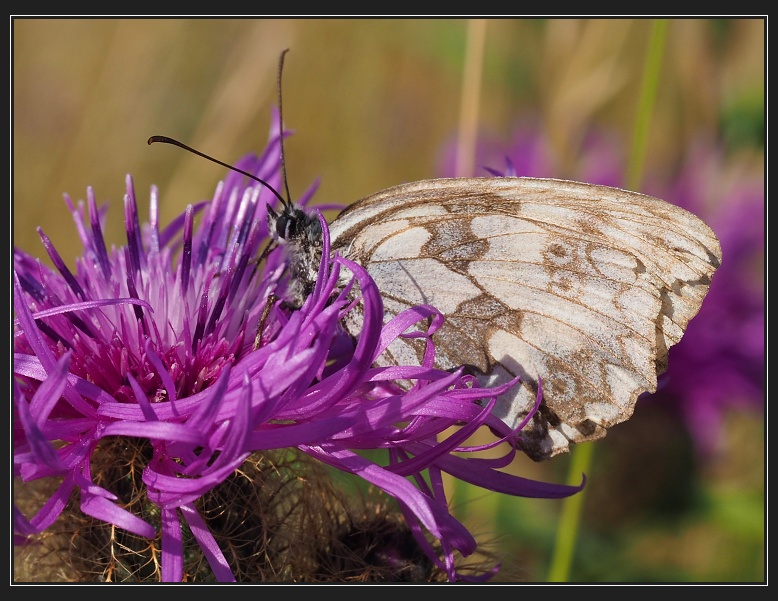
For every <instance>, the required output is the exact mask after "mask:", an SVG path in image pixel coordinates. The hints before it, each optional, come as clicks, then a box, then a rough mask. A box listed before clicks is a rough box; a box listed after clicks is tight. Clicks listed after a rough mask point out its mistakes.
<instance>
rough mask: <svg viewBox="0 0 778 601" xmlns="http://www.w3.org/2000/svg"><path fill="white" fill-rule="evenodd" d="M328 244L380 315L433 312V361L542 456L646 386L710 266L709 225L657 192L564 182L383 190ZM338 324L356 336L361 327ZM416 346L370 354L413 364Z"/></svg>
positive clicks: (399, 344)
mask: <svg viewBox="0 0 778 601" xmlns="http://www.w3.org/2000/svg"><path fill="white" fill-rule="evenodd" d="M330 233H331V239H332V249H333V250H334V251H337V252H339V253H340V254H341V255H343V256H345V257H347V258H349V259H351V260H354V261H356V262H358V263H359V264H360V265H362V266H363V267H365V268H366V269H367V270H368V272H369V273H370V274H371V276H372V277H373V278H374V279H375V281H376V283H377V285H378V288H379V290H380V291H381V294H382V297H383V298H384V303H385V309H386V319H389V318H391V317H392V316H394V315H396V314H397V313H399V312H400V311H402V310H404V309H406V308H408V307H411V306H414V305H417V304H420V303H428V304H431V305H434V306H435V307H436V308H437V309H439V310H440V311H441V312H442V313H443V314H444V315H445V316H446V321H445V323H444V325H443V327H442V328H441V329H440V330H439V331H438V332H437V333H436V334H435V338H434V340H435V344H436V349H437V357H436V364H437V365H438V366H439V367H441V368H443V369H451V368H455V367H458V366H460V365H468V366H470V367H471V368H472V369H473V370H474V373H475V374H476V375H478V377H479V380H480V381H481V382H482V383H484V384H486V385H493V384H498V383H502V382H505V381H507V380H510V379H513V378H514V377H515V376H517V375H518V376H521V384H520V385H519V386H517V387H515V388H514V389H513V390H512V391H511V392H509V393H507V394H506V395H504V396H503V397H502V398H500V399H499V403H498V407H497V409H496V413H497V415H498V416H499V417H500V418H502V419H503V420H504V421H505V422H506V423H508V424H509V425H511V426H514V425H515V424H516V423H517V421H518V420H521V419H523V418H524V417H525V416H526V414H527V413H528V412H529V411H530V409H531V408H532V406H533V405H534V402H535V397H536V392H537V382H538V378H542V381H543V404H542V406H541V409H540V411H538V413H537V414H536V415H535V418H534V419H533V421H532V423H531V424H530V425H529V426H528V427H527V428H525V430H523V431H522V439H523V449H524V451H525V452H526V453H527V454H528V455H529V456H530V457H532V458H533V459H536V460H541V459H546V458H548V457H551V456H553V455H556V454H558V453H560V452H564V451H567V450H568V448H569V444H570V443H571V442H583V441H587V440H594V439H596V438H600V437H602V436H604V435H605V431H606V429H607V428H608V427H610V426H612V425H614V424H616V423H619V422H622V421H624V420H626V419H628V418H629V417H630V416H631V415H632V412H633V409H634V405H635V401H636V400H637V397H638V396H639V395H640V394H641V393H642V392H645V391H654V390H655V389H656V382H657V380H656V379H657V375H658V374H659V373H661V372H662V371H664V369H665V367H666V364H667V350H668V349H669V348H670V346H672V345H673V344H675V343H677V342H678V341H679V340H680V338H681V336H682V335H683V331H684V329H685V328H686V325H687V323H688V321H689V320H690V319H691V318H692V317H693V316H694V315H695V314H696V313H697V311H698V310H699V308H700V305H701V303H702V300H703V298H704V297H705V294H706V293H707V290H708V287H709V285H710V280H711V276H712V274H713V272H714V271H715V270H716V268H717V267H718V265H719V263H720V261H721V249H720V246H719V243H718V240H717V239H716V236H715V235H714V233H713V232H712V231H711V230H710V228H709V227H708V226H707V225H705V224H704V223H703V222H702V221H701V220H699V219H698V218H697V217H695V216H694V215H692V214H691V213H689V212H687V211H685V210H684V209H681V208H679V207H677V206H675V205H671V204H669V203H666V202H664V201H662V200H659V199H656V198H652V197H649V196H645V195H642V194H637V193H633V192H627V191H624V190H619V189H615V188H608V187H604V186H595V185H590V184H582V183H577V182H568V181H563V180H550V179H533V178H469V179H440V180H426V181H420V182H415V183H411V184H405V185H401V186H397V187H394V188H389V189H387V190H384V191H383V192H379V193H377V194H374V195H372V196H369V197H367V198H365V199H363V200H361V201H358V202H357V203H354V204H353V205H351V206H350V207H348V208H347V209H346V210H345V211H344V212H343V213H342V214H341V215H340V216H339V217H338V218H337V219H336V220H335V221H334V222H333V223H332V224H331V226H330ZM357 322H358V319H357V320H356V321H352V322H347V324H346V326H347V328H349V329H350V330H352V331H353V333H355V334H356V333H358V331H359V327H360V324H359V323H357ZM421 352H422V350H421V348H420V347H417V346H416V343H415V342H414V341H413V340H404V339H403V340H398V341H396V342H395V343H393V344H392V345H391V346H390V347H389V349H388V350H387V352H386V353H385V354H384V356H382V357H381V358H380V359H379V361H380V362H381V363H383V364H387V365H389V364H394V363H400V362H403V363H408V362H414V363H417V364H418V362H419V360H420V357H421Z"/></svg>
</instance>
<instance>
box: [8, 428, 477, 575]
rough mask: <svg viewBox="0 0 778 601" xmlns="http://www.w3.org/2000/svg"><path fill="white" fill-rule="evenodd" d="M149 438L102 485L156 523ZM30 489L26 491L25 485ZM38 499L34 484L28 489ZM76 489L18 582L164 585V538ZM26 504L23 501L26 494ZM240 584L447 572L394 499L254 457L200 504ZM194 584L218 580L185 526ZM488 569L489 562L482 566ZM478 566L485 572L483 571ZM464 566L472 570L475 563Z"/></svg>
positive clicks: (294, 461)
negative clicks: (147, 467) (106, 517)
mask: <svg viewBox="0 0 778 601" xmlns="http://www.w3.org/2000/svg"><path fill="white" fill-rule="evenodd" d="M147 446H148V444H147V443H146V442H144V441H141V440H138V441H137V444H136V445H133V444H131V443H130V442H128V440H127V439H121V440H116V441H115V442H114V443H113V444H108V445H105V448H103V449H101V452H99V453H96V454H95V458H101V459H102V460H101V463H102V465H100V466H97V465H96V466H95V468H96V469H95V470H94V472H95V474H99V475H100V479H101V481H100V482H97V484H99V485H101V486H104V487H105V488H107V489H109V490H111V491H112V492H114V493H115V494H116V495H117V496H119V497H120V498H121V499H122V500H123V501H124V503H123V506H124V507H125V509H127V510H129V511H131V512H132V513H134V514H136V515H140V516H141V517H143V518H144V519H147V520H148V521H149V522H151V523H158V510H157V508H156V506H154V505H153V504H152V503H149V502H148V500H147V499H146V498H145V495H144V494H143V486H142V483H141V471H140V470H137V469H134V466H136V465H137V466H142V465H143V464H144V463H145V457H146V456H147V455H148V454H149V453H150V449H149V448H147ZM25 489H26V490H25ZM18 492H21V493H25V492H26V493H27V495H26V498H27V500H28V501H29V502H32V499H31V497H32V496H34V495H35V490H34V489H33V487H29V486H25V485H23V489H22V490H21V491H18ZM77 497H78V495H77V494H74V496H73V498H71V500H70V503H69V504H68V507H67V509H66V510H65V511H64V512H63V515H62V516H61V517H60V519H59V520H58V522H57V523H56V524H55V525H54V527H52V528H50V529H49V530H47V531H46V532H44V533H41V534H40V535H38V536H37V537H35V538H34V540H33V541H31V542H30V543H29V544H28V545H25V546H24V547H21V548H17V555H16V562H15V570H16V573H15V581H17V582H23V581H26V582H29V581H38V582H41V581H45V582H53V581H77V582H79V581H80V582H95V581H103V582H159V581H160V575H161V571H160V570H161V567H160V563H159V558H160V555H161V548H160V539H161V537H160V536H157V537H156V538H155V539H153V540H149V539H144V538H141V537H138V536H136V535H133V534H130V533H127V532H125V531H123V530H121V529H119V528H116V527H114V526H112V525H110V524H106V523H105V522H103V521H100V520H96V519H94V518H90V517H89V516H85V515H84V514H83V513H82V512H81V511H80V509H79V502H78V498H77ZM17 501H18V502H24V501H23V499H17ZM198 510H199V511H200V512H201V515H202V516H203V518H204V520H205V521H206V523H207V524H208V526H209V528H210V529H211V531H212V532H213V534H214V537H215V538H216V540H217V542H218V543H219V546H220V547H221V548H222V549H223V551H224V555H225V557H226V559H227V561H228V562H229V564H230V567H231V569H232V570H233V573H234V574H235V576H236V579H237V580H238V581H239V582H348V581H351V582H437V581H445V580H446V574H445V572H444V571H442V570H440V569H439V568H437V567H436V566H435V565H434V564H433V563H432V562H431V561H430V559H429V557H428V556H427V555H426V554H425V553H424V551H423V550H422V549H421V548H420V547H419V545H418V543H417V542H416V540H415V539H414V537H413V535H412V534H411V532H410V530H409V528H408V527H407V525H406V523H405V521H404V520H403V519H402V517H401V516H400V515H399V514H398V512H397V510H396V507H394V504H393V501H392V500H391V499H389V498H387V497H386V496H385V495H383V494H382V493H380V492H378V491H376V490H375V489H369V490H368V489H366V490H365V491H364V492H363V494H359V493H357V494H354V493H353V492H352V493H351V494H347V493H346V491H345V490H344V489H343V487H342V486H337V485H336V483H335V481H333V479H332V475H331V474H330V473H329V471H328V470H327V469H326V468H325V467H323V466H321V465H320V464H318V463H317V462H314V461H312V460H311V459H310V458H309V457H308V456H306V455H304V454H302V453H294V452H290V451H287V452H283V453H273V454H259V453H257V454H254V455H252V456H251V457H250V458H249V460H247V461H246V462H245V463H244V464H243V465H242V466H241V468H240V469H239V470H236V471H235V473H234V474H233V475H232V476H231V477H230V478H228V479H227V480H226V481H225V482H224V483H223V484H222V485H220V486H218V487H216V488H215V489H213V490H212V491H211V492H209V493H208V494H206V495H204V496H203V497H202V498H201V499H200V500H199V501H198ZM182 526H183V531H184V537H185V539H184V549H185V562H184V575H185V576H184V580H185V581H188V582H214V581H215V578H214V576H213V572H212V570H211V568H210V566H209V565H208V562H207V561H206V559H205V557H204V555H203V553H202V549H201V547H200V546H199V545H198V544H197V543H196V541H194V539H193V537H192V535H191V533H190V532H189V530H188V529H187V527H186V525H185V524H182ZM472 568H473V569H475V571H476V572H483V570H484V569H485V566H477V567H476V566H475V565H473V566H472ZM476 568H477V569H476ZM462 569H464V570H467V567H466V566H465V567H463V568H462Z"/></svg>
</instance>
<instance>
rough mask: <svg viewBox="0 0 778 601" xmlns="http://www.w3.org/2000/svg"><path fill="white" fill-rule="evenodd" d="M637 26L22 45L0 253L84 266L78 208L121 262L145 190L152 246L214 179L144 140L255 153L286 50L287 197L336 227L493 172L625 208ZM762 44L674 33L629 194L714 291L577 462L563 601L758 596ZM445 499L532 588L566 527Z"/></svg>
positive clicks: (403, 24)
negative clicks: (73, 210)
mask: <svg viewBox="0 0 778 601" xmlns="http://www.w3.org/2000/svg"><path fill="white" fill-rule="evenodd" d="M653 25H654V24H653V22H652V21H651V20H649V19H637V20H632V19H607V20H578V19H574V20H563V19H560V20H557V19H551V20H534V19H495V20H487V21H486V22H484V23H482V24H481V25H479V27H478V28H476V29H473V24H472V23H471V22H469V21H467V20H459V19H424V20H415V19H380V20H369V19H368V20H362V19H360V20H351V19H321V20H320V19H299V20H283V19H191V20H190V19H157V20H147V19H117V20H113V19H16V20H14V21H13V22H12V27H13V31H12V35H13V115H12V116H13V198H12V217H13V218H12V223H13V232H12V235H13V244H14V245H15V246H17V247H19V248H21V249H23V250H24V251H26V252H28V253H31V254H33V255H36V256H40V257H45V252H44V251H43V247H42V245H41V243H40V239H39V237H38V235H37V233H36V229H35V228H36V227H37V226H41V227H42V228H43V231H44V232H45V233H46V234H47V235H48V236H49V237H50V238H51V239H52V241H53V243H54V244H55V246H56V247H57V249H58V251H59V253H60V254H61V256H62V257H63V259H64V260H65V261H66V262H67V263H68V264H69V265H71V266H73V265H74V259H75V257H76V256H77V255H79V254H80V250H81V249H80V245H79V243H78V238H77V236H76V233H75V228H74V227H73V224H72V221H71V219H70V215H69V213H68V211H67V208H66V206H65V204H64V202H63V200H62V194H63V193H67V194H69V195H70V196H71V198H73V200H74V201H75V200H79V199H83V198H85V194H86V188H87V186H92V187H93V188H94V190H95V193H96V196H97V199H98V202H99V203H101V204H102V203H108V204H109V206H110V210H109V213H108V219H107V227H106V233H105V235H106V239H107V240H108V241H109V242H113V243H115V244H117V245H118V244H122V243H123V242H125V240H123V239H122V234H123V231H124V226H123V210H122V208H121V207H122V204H121V201H122V196H123V194H124V177H125V175H126V174H128V173H129V174H132V176H133V178H134V181H135V187H136V191H137V193H138V200H139V203H140V209H141V215H142V216H143V215H146V214H147V209H148V190H149V187H150V186H151V185H152V184H156V185H157V186H158V187H159V190H160V222H161V223H163V224H164V223H167V222H168V221H169V220H170V219H172V218H173V217H175V216H176V215H178V214H179V213H181V212H182V211H183V210H184V209H185V207H186V205H187V204H189V203H193V202H196V201H199V200H203V199H206V198H210V197H211V195H212V193H213V190H214V187H215V185H216V183H217V181H218V180H219V179H220V178H221V177H222V176H223V173H224V170H223V169H222V168H220V167H219V166H217V165H213V164H211V163H208V162H206V161H204V160H203V159H200V158H198V157H195V156H193V155H191V154H189V153H186V152H184V151H183V150H180V149H176V148H173V147H170V146H163V145H154V146H151V147H149V146H147V144H146V140H147V138H148V137H149V136H151V135H154V134H164V135H168V136H172V137H175V138H178V139H179V140H181V141H183V142H185V143H187V144H189V145H192V146H194V147H196V148H197V149H199V150H201V151H203V152H206V153H208V154H211V155H213V156H215V157H217V158H219V159H221V160H223V161H226V162H231V163H232V162H235V161H236V160H237V159H238V158H239V157H240V156H242V155H243V154H245V153H247V152H250V151H255V152H258V151H261V150H262V148H263V147H264V143H265V140H266V139H267V134H268V129H269V126H270V118H271V107H273V106H274V105H275V104H276V103H277V87H276V85H277V84H276V80H277V65H278V57H279V54H280V52H281V50H283V49H284V48H289V49H290V52H289V53H288V54H287V56H286V63H285V67H284V73H283V110H284V120H285V124H286V126H287V127H288V128H290V129H291V130H293V132H294V135H293V136H292V137H291V138H288V139H287V140H288V141H287V143H286V146H285V150H286V164H287V171H288V175H289V185H290V189H291V193H292V196H293V197H295V196H298V195H300V194H302V193H303V192H304V190H305V189H306V188H307V187H308V186H309V185H310V184H311V183H312V182H313V181H314V180H316V179H317V178H320V180H321V184H320V188H319V191H318V192H317V194H316V195H315V197H314V201H315V202H317V203H322V204H325V203H326V204H329V203H344V204H347V203H349V202H352V201H354V200H356V199H358V198H361V197H363V196H366V195H368V194H370V193H373V192H376V191H378V190H380V189H383V188H386V187H388V186H391V185H394V184H398V183H401V182H406V181H413V180H418V179H426V178H431V177H440V176H444V175H454V174H455V172H457V171H459V173H457V174H459V175H486V174H487V173H486V171H484V170H483V169H482V168H479V166H480V165H484V164H486V165H488V166H491V167H493V168H496V169H502V168H504V166H505V157H509V158H510V159H511V161H512V162H513V164H515V165H516V167H517V171H518V174H519V175H536V176H553V177H564V178H572V179H582V180H586V181H599V182H601V183H609V184H612V185H625V184H624V181H625V180H624V172H625V169H626V166H627V155H628V154H629V152H630V148H631V144H632V140H633V132H634V128H635V118H636V113H637V106H638V100H639V94H640V89H641V80H642V76H643V71H644V63H645V61H646V55H647V49H648V47H649V40H650V36H651V31H652V27H653ZM765 27H766V23H765V22H764V21H763V20H760V19H727V20H721V19H715V20H707V19H682V20H675V19H671V20H669V21H668V22H667V29H666V37H665V38H664V40H663V46H662V48H663V55H662V62H661V71H660V80H659V87H658V93H657V96H656V104H655V107H654V109H653V113H652V118H651V121H650V129H649V131H648V138H647V149H646V154H645V160H644V163H643V171H642V177H641V178H640V183H639V185H637V186H634V187H636V188H637V189H639V190H641V191H645V192H649V193H651V194H655V195H658V196H660V197H662V198H664V199H665V200H668V201H672V202H677V203H678V204H682V205H683V206H686V207H687V208H690V209H691V210H693V211H694V212H695V213H697V214H698V215H699V216H701V217H702V218H703V219H705V220H706V221H707V222H708V223H709V224H710V225H711V227H713V229H714V230H715V231H716V232H717V234H718V235H719V237H720V239H721V241H722V246H723V249H724V259H723V265H722V268H721V270H720V272H719V273H718V274H717V275H716V277H715V278H714V282H713V286H712V288H711V294H710V295H709V299H707V300H706V303H705V305H704V306H703V311H702V312H701V313H700V315H699V316H698V318H696V319H695V320H694V321H693V322H692V324H691V325H690V327H689V330H688V332H687V336H686V337H685V338H684V340H683V341H682V342H681V344H679V345H678V346H677V347H675V348H674V349H673V350H672V351H671V352H670V365H671V368H670V371H669V372H668V374H667V377H666V378H665V379H664V380H663V382H662V387H661V388H660V391H659V392H658V393H657V394H656V395H654V396H653V397H651V398H646V399H641V401H640V402H639V403H638V407H637V410H636V412H635V415H634V416H633V418H632V419H631V420H629V421H628V422H626V423H624V424H621V425H619V426H617V427H615V428H613V429H612V430H611V431H610V432H609V433H608V436H607V437H606V438H605V439H603V440H602V441H599V442H597V443H594V445H595V449H594V458H593V463H592V466H591V468H589V470H588V471H587V477H588V484H587V487H586V491H585V495H584V497H583V502H584V506H583V514H582V519H581V523H580V525H579V532H578V539H577V544H576V551H575V555H574V558H573V563H572V566H571V571H570V576H569V579H570V580H572V581H576V582H761V581H764V579H765V578H766V576H765V552H764V551H765V546H764V545H765V539H764V527H765V513H764V493H765V488H764V484H765V474H766V472H765V444H764V443H765V437H764V414H765V407H766V405H765V390H764V388H765V383H764V339H765V331H764V302H763V301H764V177H765V176H764V145H765V120H764V96H765V88H764V82H765V65H764V58H765V35H764V34H765ZM473 31H477V32H480V33H478V34H476V38H478V36H479V35H480V36H482V39H483V44H482V46H481V45H479V43H478V41H477V39H476V40H475V41H474V35H473ZM468 32H470V33H468ZM479 47H482V49H483V54H482V56H481V57H480V58H478V59H477V64H478V66H479V67H480V75H478V76H477V77H476V78H475V79H473V78H472V77H471V78H468V79H464V75H463V74H464V72H465V63H466V58H465V57H466V56H473V48H476V49H477V48H479ZM475 55H476V56H477V55H478V53H477V52H476V53H475ZM463 81H464V82H466V84H464V85H463ZM463 103H464V104H465V105H466V106H469V109H470V111H471V115H472V114H475V115H477V127H476V134H477V136H476V139H477V144H476V148H477V150H476V161H475V164H474V166H473V167H472V168H468V170H472V173H463V172H461V171H462V168H461V167H459V168H458V167H455V166H454V163H453V158H452V157H453V153H454V150H453V149H454V145H455V144H456V142H457V140H461V139H462V138H461V137H459V136H458V132H459V131H460V130H459V121H460V111H461V109H462V105H463ZM144 211H146V212H144ZM43 260H44V262H48V259H47V258H44V259H43ZM725 270H726V271H725ZM569 463H570V458H569V457H567V456H566V457H558V458H555V459H553V460H551V461H549V462H546V463H544V464H535V463H533V462H531V461H530V460H528V459H524V458H519V459H517V460H516V462H515V463H514V464H513V465H512V466H511V470H512V471H514V472H515V473H518V474H520V475H522V476H526V477H530V478H536V479H541V480H547V481H551V482H563V481H565V479H566V478H567V471H568V467H569ZM579 479H580V478H579ZM451 495H452V496H451V504H452V506H453V507H455V508H456V511H457V515H459V516H460V517H461V519H463V520H464V521H465V522H466V523H467V524H468V525H469V526H470V527H471V529H472V530H473V531H474V532H475V533H476V534H477V536H478V538H479V540H481V541H483V542H485V543H487V544H489V546H490V547H491V548H492V549H494V550H495V552H496V554H497V555H498V557H499V558H500V559H501V560H502V562H503V565H504V571H503V572H502V573H501V574H500V575H499V576H498V577H497V578H496V580H497V581H500V580H521V581H530V582H542V581H545V580H546V579H547V577H548V570H549V564H550V562H551V557H552V553H553V548H554V541H555V536H556V531H557V527H558V525H559V515H560V502H559V501H551V500H527V499H516V498H510V497H505V496H502V495H498V494H490V493H484V492H483V491H481V490H471V489H469V488H466V487H462V486H459V485H456V484H454V483H451Z"/></svg>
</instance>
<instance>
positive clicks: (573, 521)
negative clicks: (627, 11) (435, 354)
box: [548, 19, 668, 582]
mask: <svg viewBox="0 0 778 601" xmlns="http://www.w3.org/2000/svg"><path fill="white" fill-rule="evenodd" d="M667 26H668V23H667V20H666V19H657V20H655V21H654V22H653V24H652V27H651V34H650V38H649V45H648V51H647V52H646V61H645V64H644V67H643V77H642V80H641V82H640V95H639V97H638V107H637V113H636V115H635V125H634V130H633V133H632V148H631V150H630V154H629V163H628V165H627V173H626V177H625V183H626V187H627V189H629V190H635V189H637V188H638V186H639V185H640V181H641V179H642V177H643V168H644V166H645V156H646V148H647V146H648V132H649V124H650V122H651V117H652V114H653V109H654V104H655V103H656V95H657V89H658V88H659V77H660V72H661V66H662V55H663V54H664V47H665V44H666V40H667ZM592 447H593V445H591V444H584V445H575V446H574V447H573V448H572V449H571V451H570V454H571V461H570V471H569V472H568V476H567V480H568V483H570V484H572V483H576V482H580V481H581V474H582V473H584V474H585V473H587V472H588V471H589V467H590V466H591V464H592V456H593V454H594V449H593V448H592ZM585 492H586V489H584V490H582V491H581V492H579V493H578V494H576V495H573V496H571V497H568V498H566V499H564V500H563V501H562V513H561V515H560V519H559V526H558V527H557V535H556V541H555V543H554V551H553V556H552V558H551V565H550V567H549V571H548V581H549V582H567V581H568V580H569V578H570V566H571V564H572V559H573V552H574V550H575V543H576V538H577V535H578V528H579V525H580V522H581V512H582V509H583V502H584V498H585V496H584V493H585Z"/></svg>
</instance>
